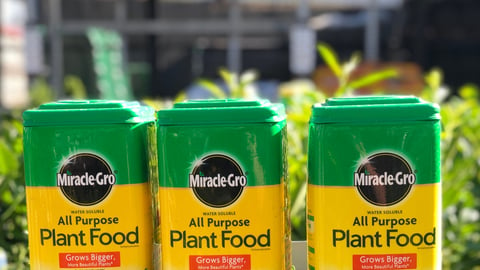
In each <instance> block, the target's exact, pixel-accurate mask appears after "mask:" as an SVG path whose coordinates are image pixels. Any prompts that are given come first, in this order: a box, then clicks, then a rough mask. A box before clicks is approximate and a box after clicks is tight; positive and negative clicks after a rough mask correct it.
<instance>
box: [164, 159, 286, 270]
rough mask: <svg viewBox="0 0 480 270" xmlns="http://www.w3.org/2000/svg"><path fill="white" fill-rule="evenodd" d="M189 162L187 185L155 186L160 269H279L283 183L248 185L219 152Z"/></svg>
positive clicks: (283, 222) (282, 250)
mask: <svg viewBox="0 0 480 270" xmlns="http://www.w3.org/2000/svg"><path fill="white" fill-rule="evenodd" d="M192 164H193V165H192V169H191V171H190V173H189V174H188V179H186V180H188V181H189V187H185V188H181V187H160V188H159V194H158V196H159V201H160V212H161V220H162V222H161V226H162V227H161V231H162V239H161V243H162V259H163V263H162V265H163V268H164V269H170V270H185V269H189V270H204V269H232V270H233V269H239V270H250V269H285V256H286V254H285V253H286V252H287V250H286V246H285V244H286V243H287V239H288V236H287V234H285V230H286V229H285V228H287V227H288V226H287V224H286V220H285V218H284V217H285V216H284V215H285V213H284V210H285V206H286V205H283V206H282V202H284V201H285V200H283V198H284V196H285V195H286V194H285V187H284V183H283V182H280V183H279V184H276V185H267V186H261V185H257V186H250V185H249V184H250V183H251V181H254V180H255V176H254V175H252V174H249V172H248V171H247V172H246V171H244V170H243V169H242V167H241V166H240V164H239V162H237V161H236V160H235V159H233V158H231V157H229V156H228V155H224V154H212V155H207V156H205V157H202V158H200V159H198V160H196V161H195V162H193V163H192ZM163 220H166V221H168V223H167V222H165V221H163Z"/></svg>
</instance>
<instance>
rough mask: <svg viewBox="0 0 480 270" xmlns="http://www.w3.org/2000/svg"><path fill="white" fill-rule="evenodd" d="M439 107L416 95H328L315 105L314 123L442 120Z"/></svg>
mask: <svg viewBox="0 0 480 270" xmlns="http://www.w3.org/2000/svg"><path fill="white" fill-rule="evenodd" d="M439 119H440V114H439V107H438V106H437V105H435V104H432V103H428V102H425V101H423V100H422V99H420V98H418V97H415V96H363V97H347V98H329V99H327V100H326V102H325V103H322V104H315V105H313V107H312V116H311V118H310V122H311V123H339V122H341V123H345V122H355V123H358V122H370V123H372V122H398V121H423V120H439Z"/></svg>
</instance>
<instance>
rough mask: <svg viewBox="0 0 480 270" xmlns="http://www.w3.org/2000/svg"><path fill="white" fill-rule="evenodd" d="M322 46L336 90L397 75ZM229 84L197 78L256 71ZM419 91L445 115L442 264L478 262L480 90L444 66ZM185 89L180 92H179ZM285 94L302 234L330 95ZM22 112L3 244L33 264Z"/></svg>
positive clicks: (294, 86) (8, 133)
mask: <svg viewBox="0 0 480 270" xmlns="http://www.w3.org/2000/svg"><path fill="white" fill-rule="evenodd" d="M318 51H319V53H320V55H321V57H322V59H324V62H325V63H326V65H327V66H328V67H329V68H330V69H332V71H333V74H334V75H335V76H336V78H337V80H338V81H339V88H338V89H337V91H336V92H335V93H334V94H333V95H334V96H345V95H352V94H355V90H356V89H358V88H361V87H364V86H366V85H369V84H372V83H375V82H377V81H379V80H384V79H388V78H391V77H395V76H397V74H396V72H395V70H392V69H387V70H383V71H379V72H375V73H371V74H369V75H367V76H365V77H362V78H360V79H356V80H353V79H352V78H351V74H352V72H353V71H354V70H355V69H356V68H357V66H358V65H359V63H360V62H361V58H360V56H359V55H358V54H354V55H352V57H350V59H348V60H347V61H345V62H341V61H340V60H339V58H338V56H337V55H336V53H335V51H334V50H333V49H331V48H330V47H329V46H328V45H327V44H324V43H321V44H319V46H318ZM219 75H220V77H221V78H222V79H223V80H224V82H225V85H226V89H223V88H221V87H218V86H217V85H216V84H215V83H213V81H210V80H208V79H199V80H198V83H199V85H202V86H204V87H205V88H206V89H208V91H209V92H210V93H211V96H212V97H216V98H226V97H237V98H239V97H256V96H257V93H256V91H255V90H254V84H255V80H256V79H257V78H258V74H256V73H255V72H252V71H247V72H245V73H243V74H240V75H237V74H234V73H232V72H229V71H228V70H225V69H221V70H220V72H219ZM65 88H66V89H69V90H68V92H69V93H70V95H71V96H72V97H77V98H84V97H86V95H85V89H84V87H83V84H82V83H81V81H79V80H78V79H76V78H74V77H68V78H66V80H65ZM30 93H31V97H32V104H31V106H32V107H33V106H38V105H39V104H42V103H44V102H48V101H51V100H52V99H53V98H54V95H53V92H52V90H51V88H50V86H49V85H48V83H47V82H46V81H45V80H44V79H38V80H36V81H35V82H34V83H33V86H32V89H31V91H30ZM421 96H422V97H423V98H424V99H425V100H429V101H432V102H435V103H438V104H440V112H441V117H442V126H443V129H442V138H441V140H442V144H441V150H442V178H443V179H442V185H443V247H442V252H443V269H445V270H467V269H468V270H470V269H477V270H478V269H480V222H479V221H480V136H479V135H478V134H480V104H479V97H480V91H479V89H478V87H477V86H475V85H470V84H466V85H464V86H463V87H461V88H460V89H459V90H458V91H457V93H455V95H454V94H452V93H450V92H449V90H448V89H447V88H445V87H443V86H442V73H441V72H440V71H439V70H432V71H431V72H429V73H428V74H426V75H425V89H424V90H423V91H422V93H421ZM186 97H187V96H186V95H185V94H183V93H182V94H181V95H179V96H178V98H177V100H183V99H185V98H186ZM279 98H280V101H281V102H283V103H284V104H285V105H286V108H287V121H288V144H289V145H288V162H289V167H288V172H289V173H288V174H289V183H290V198H291V220H292V237H293V239H294V240H303V239H305V194H306V179H307V162H306V161H307V138H308V121H309V116H310V111H311V105H312V104H314V103H318V102H322V101H323V100H324V99H325V98H327V96H326V95H325V94H323V92H322V91H321V89H316V87H315V86H314V85H313V83H312V82H311V81H309V80H297V81H292V82H287V83H284V84H282V85H281V87H280V91H279ZM144 101H145V102H146V103H147V104H149V105H152V106H154V107H156V108H157V109H160V108H166V107H169V106H171V104H172V102H171V101H165V100H151V99H146V100H144ZM23 170H24V169H23V147H22V120H21V112H20V111H3V112H1V114H0V250H1V249H3V250H5V251H6V252H7V255H8V259H9V269H14V270H23V269H29V266H28V247H27V240H28V237H27V236H28V235H27V226H26V222H27V220H26V206H25V187H24V185H25V183H24V175H23Z"/></svg>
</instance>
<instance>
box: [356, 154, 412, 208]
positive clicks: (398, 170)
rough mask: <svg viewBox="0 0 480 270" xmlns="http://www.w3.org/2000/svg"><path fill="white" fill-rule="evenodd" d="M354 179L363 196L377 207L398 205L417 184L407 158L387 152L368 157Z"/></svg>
mask: <svg viewBox="0 0 480 270" xmlns="http://www.w3.org/2000/svg"><path fill="white" fill-rule="evenodd" d="M353 178H354V179H353V183H354V185H355V187H357V190H358V192H359V193H360V195H361V196H362V197H363V198H364V199H365V200H366V201H368V202H369V203H371V204H374V205H377V206H390V205H394V204H397V203H399V202H400V201H402V200H403V199H404V198H405V197H406V196H407V195H408V193H409V192H410V190H411V189H412V186H413V185H414V184H415V183H416V181H417V177H416V175H415V174H414V172H413V171H412V168H411V167H410V164H408V162H407V161H406V160H405V159H404V158H402V157H401V156H399V155H397V154H393V153H387V152H385V153H378V154H374V155H371V156H369V157H368V158H367V159H366V160H365V161H363V162H362V163H361V164H360V166H359V167H358V168H357V170H356V171H355V172H354V177H353Z"/></svg>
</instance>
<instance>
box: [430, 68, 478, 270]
mask: <svg viewBox="0 0 480 270" xmlns="http://www.w3.org/2000/svg"><path fill="white" fill-rule="evenodd" d="M425 78H426V79H425V80H426V83H427V87H426V88H425V90H424V92H423V97H424V98H425V99H428V100H431V101H434V102H437V103H439V104H440V114H441V117H442V125H443V131H442V138H441V139H442V178H443V179H442V181H443V186H442V187H443V248H442V251H443V269H445V270H450V269H455V270H467V269H480V136H478V134H479V132H480V107H479V105H480V104H479V97H480V95H479V94H480V91H479V89H478V87H477V86H475V85H471V84H466V85H464V86H462V87H461V88H460V90H459V91H458V96H452V97H450V98H449V99H446V98H447V96H448V94H449V92H448V89H446V88H443V87H441V84H442V74H441V72H440V71H439V70H433V71H432V72H430V73H428V74H427V75H426V77H425Z"/></svg>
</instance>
